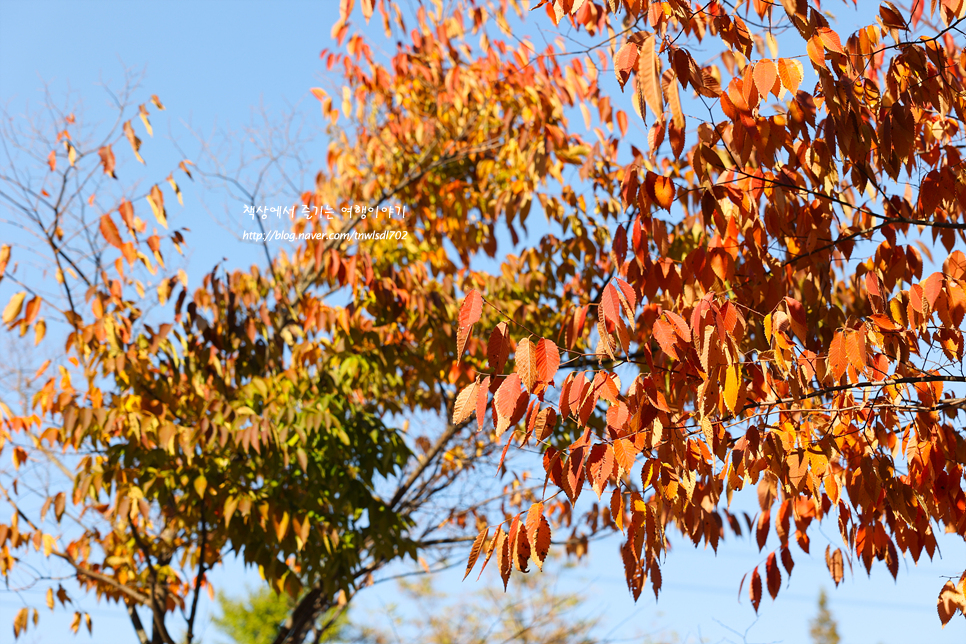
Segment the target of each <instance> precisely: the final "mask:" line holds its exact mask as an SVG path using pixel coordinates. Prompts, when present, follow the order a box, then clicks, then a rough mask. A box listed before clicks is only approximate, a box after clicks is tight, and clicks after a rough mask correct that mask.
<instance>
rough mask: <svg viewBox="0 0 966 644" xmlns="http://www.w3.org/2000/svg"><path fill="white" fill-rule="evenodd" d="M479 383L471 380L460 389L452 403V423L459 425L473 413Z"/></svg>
mask: <svg viewBox="0 0 966 644" xmlns="http://www.w3.org/2000/svg"><path fill="white" fill-rule="evenodd" d="M479 387H480V385H479V383H478V382H473V383H471V384H469V385H467V386H466V387H464V388H463V390H462V391H460V393H459V395H458V396H456V403H455V404H454V405H453V424H454V425H459V424H460V423H462V422H464V421H466V420H467V419H468V418H469V417H470V416H472V415H473V411H474V407H475V405H476V403H477V399H478V397H479V396H478V393H479Z"/></svg>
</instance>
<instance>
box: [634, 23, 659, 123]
mask: <svg viewBox="0 0 966 644" xmlns="http://www.w3.org/2000/svg"><path fill="white" fill-rule="evenodd" d="M637 65H638V66H637V80H638V83H639V86H640V92H641V95H642V97H643V99H644V102H645V103H646V104H647V106H648V107H649V108H650V109H651V111H652V112H653V113H654V116H656V117H657V118H663V116H664V98H663V96H662V95H661V81H660V79H659V78H658V72H657V52H656V51H655V40H654V36H653V35H648V36H647V37H646V38H644V42H642V43H641V46H640V58H639V59H638V63H637Z"/></svg>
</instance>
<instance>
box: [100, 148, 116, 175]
mask: <svg viewBox="0 0 966 644" xmlns="http://www.w3.org/2000/svg"><path fill="white" fill-rule="evenodd" d="M97 154H98V155H99V156H100V157H101V165H102V166H103V167H104V174H106V175H107V176H109V177H111V178H112V179H117V175H115V174H114V152H113V151H112V150H111V146H110V145H105V146H104V147H102V148H101V149H99V150H98V151H97Z"/></svg>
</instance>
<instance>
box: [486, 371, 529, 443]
mask: <svg viewBox="0 0 966 644" xmlns="http://www.w3.org/2000/svg"><path fill="white" fill-rule="evenodd" d="M520 385H521V382H520V376H518V375H517V374H515V373H511V374H510V375H509V376H507V377H506V378H505V379H504V381H503V384H502V385H500V388H499V389H497V390H496V395H495V396H494V397H493V409H494V410H495V411H496V418H497V428H496V435H497V438H499V437H500V436H501V435H502V434H503V432H505V431H506V430H507V429H508V428H509V427H510V420H511V419H512V418H513V416H514V413H515V412H516V407H517V401H518V400H519V399H520V397H521V395H524V394H523V393H522V392H521V391H520Z"/></svg>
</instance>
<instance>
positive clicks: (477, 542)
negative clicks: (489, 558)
mask: <svg viewBox="0 0 966 644" xmlns="http://www.w3.org/2000/svg"><path fill="white" fill-rule="evenodd" d="M488 533H489V528H487V527H484V528H483V529H482V530H480V533H479V534H478V535H476V539H474V540H473V547H472V548H471V549H470V559H469V561H468V562H467V563H466V573H465V574H464V575H463V580H464V581H465V580H466V578H467V577H469V576H470V572H471V571H472V570H473V566H475V565H476V560H477V559H479V558H480V551H481V550H482V549H483V543H484V542H485V541H486V537H487V534H488Z"/></svg>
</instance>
